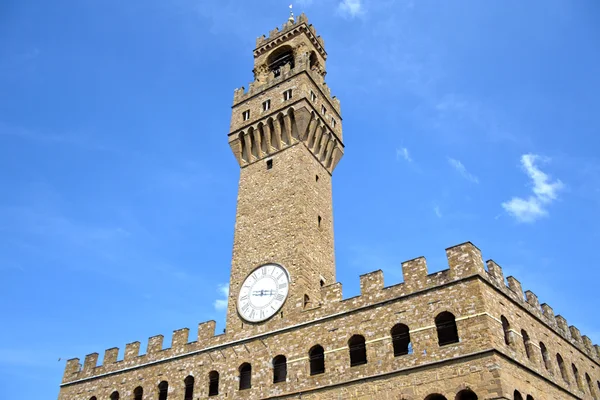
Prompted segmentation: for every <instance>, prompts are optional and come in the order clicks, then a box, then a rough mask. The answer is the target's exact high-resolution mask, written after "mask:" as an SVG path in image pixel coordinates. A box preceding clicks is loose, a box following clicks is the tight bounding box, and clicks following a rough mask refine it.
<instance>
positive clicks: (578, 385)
mask: <svg viewBox="0 0 600 400" xmlns="http://www.w3.org/2000/svg"><path fill="white" fill-rule="evenodd" d="M571 368H573V376H574V377H575V382H577V387H578V388H579V390H581V391H583V382H581V376H580V375H579V371H578V370H577V367H576V366H575V364H571Z"/></svg>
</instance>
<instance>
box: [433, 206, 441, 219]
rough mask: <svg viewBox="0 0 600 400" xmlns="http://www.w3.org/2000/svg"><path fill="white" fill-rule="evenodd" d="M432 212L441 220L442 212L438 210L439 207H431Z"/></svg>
mask: <svg viewBox="0 0 600 400" xmlns="http://www.w3.org/2000/svg"><path fill="white" fill-rule="evenodd" d="M433 212H434V213H435V215H436V216H437V217H438V218H442V211H441V210H440V206H438V205H434V206H433Z"/></svg>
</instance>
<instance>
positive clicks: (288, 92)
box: [283, 89, 292, 100]
mask: <svg viewBox="0 0 600 400" xmlns="http://www.w3.org/2000/svg"><path fill="white" fill-rule="evenodd" d="M291 98H292V89H288V90H286V91H285V92H283V100H290V99H291Z"/></svg>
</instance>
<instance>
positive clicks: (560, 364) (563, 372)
mask: <svg viewBox="0 0 600 400" xmlns="http://www.w3.org/2000/svg"><path fill="white" fill-rule="evenodd" d="M556 362H557V364H558V369H560V374H561V375H562V378H563V380H564V381H565V382H567V383H569V375H568V374H567V368H566V367H565V362H564V361H563V358H562V356H561V355H560V354H556Z"/></svg>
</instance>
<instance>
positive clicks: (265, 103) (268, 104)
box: [263, 100, 271, 111]
mask: <svg viewBox="0 0 600 400" xmlns="http://www.w3.org/2000/svg"><path fill="white" fill-rule="evenodd" d="M269 108H271V100H267V101H265V102H263V111H268V110H269Z"/></svg>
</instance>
